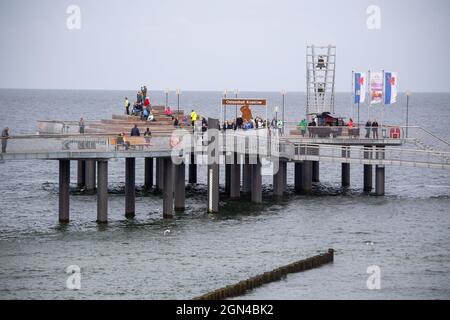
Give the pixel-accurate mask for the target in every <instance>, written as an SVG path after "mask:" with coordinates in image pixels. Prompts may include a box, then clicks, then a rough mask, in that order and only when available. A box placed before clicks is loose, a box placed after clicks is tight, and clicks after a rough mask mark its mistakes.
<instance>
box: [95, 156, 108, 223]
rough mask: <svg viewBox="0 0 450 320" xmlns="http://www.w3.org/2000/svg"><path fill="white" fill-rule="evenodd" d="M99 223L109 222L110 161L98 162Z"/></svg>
mask: <svg viewBox="0 0 450 320" xmlns="http://www.w3.org/2000/svg"><path fill="white" fill-rule="evenodd" d="M97 174H98V175H97V182H98V188H97V222H98V223H107V222H108V161H107V160H99V161H97Z"/></svg>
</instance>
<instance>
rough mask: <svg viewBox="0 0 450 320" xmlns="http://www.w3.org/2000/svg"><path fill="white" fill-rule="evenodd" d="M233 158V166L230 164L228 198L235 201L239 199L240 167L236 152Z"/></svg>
mask: <svg viewBox="0 0 450 320" xmlns="http://www.w3.org/2000/svg"><path fill="white" fill-rule="evenodd" d="M233 157H234V159H233V164H230V198H231V199H234V200H237V199H239V198H240V197H241V165H240V164H239V163H238V154H237V153H236V152H235V153H234V154H233Z"/></svg>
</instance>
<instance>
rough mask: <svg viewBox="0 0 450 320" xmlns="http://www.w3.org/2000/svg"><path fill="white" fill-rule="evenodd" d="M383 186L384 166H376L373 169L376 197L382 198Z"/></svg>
mask: <svg viewBox="0 0 450 320" xmlns="http://www.w3.org/2000/svg"><path fill="white" fill-rule="evenodd" d="M384 186H385V176H384V166H379V165H377V166H376V168H375V193H376V195H377V196H384Z"/></svg>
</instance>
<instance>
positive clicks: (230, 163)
mask: <svg viewBox="0 0 450 320" xmlns="http://www.w3.org/2000/svg"><path fill="white" fill-rule="evenodd" d="M113 118H114V119H115V121H114V126H115V128H114V129H115V130H116V131H119V129H120V131H119V132H121V130H125V129H129V126H130V125H129V124H132V123H138V124H140V122H139V121H138V120H135V119H133V118H131V117H128V116H113ZM120 119H122V120H120ZM121 121H122V122H123V123H121ZM100 123H105V122H103V121H101V122H100ZM208 123H209V129H208V131H206V132H197V131H195V130H194V129H193V128H192V127H191V126H190V125H186V126H185V127H181V128H174V127H173V126H172V125H170V124H166V125H161V124H158V126H159V127H158V129H160V130H159V131H158V130H155V133H154V134H152V137H151V139H150V141H149V143H148V144H146V143H144V144H143V145H136V146H133V145H130V147H129V148H128V149H125V148H118V146H117V141H116V140H117V136H116V135H113V134H111V133H108V131H109V130H111V129H110V125H109V124H106V126H105V127H104V128H102V127H101V126H99V125H94V126H93V128H95V131H97V132H96V133H86V134H76V133H67V134H54V133H53V134H50V133H47V134H39V135H32V136H12V137H10V139H8V150H7V153H3V154H1V156H0V159H1V160H3V161H19V160H27V161H37V160H48V161H58V162H59V221H60V222H63V223H67V222H69V221H70V205H69V199H70V195H69V185H70V182H71V181H70V167H71V165H74V166H75V167H76V168H77V181H76V184H77V186H78V187H82V188H84V189H85V190H86V192H92V193H93V194H96V196H97V222H98V223H107V221H108V167H109V166H108V162H109V161H110V160H112V159H124V160H123V161H124V172H125V181H124V182H125V201H124V216H125V217H127V218H130V219H131V218H133V217H135V215H136V214H139V213H138V212H136V210H135V184H136V182H135V167H136V162H137V161H142V162H144V166H145V178H144V179H145V188H146V189H147V190H149V189H151V188H155V189H156V190H159V191H161V195H162V212H163V217H162V218H166V219H170V218H173V217H174V215H175V214H176V213H182V212H183V211H184V210H185V207H186V204H185V199H186V195H185V187H186V184H187V183H189V184H195V183H196V182H197V175H199V174H200V175H205V176H207V185H208V188H207V192H208V195H207V203H206V204H205V212H210V213H220V206H219V184H220V177H219V172H220V167H221V166H223V167H224V168H225V170H224V171H225V172H226V174H225V179H224V180H225V181H224V185H226V186H227V187H226V188H225V191H226V198H228V199H230V200H237V199H240V198H241V196H242V195H245V194H248V195H249V196H250V199H251V200H250V201H252V202H254V203H257V204H258V203H261V202H262V169H263V168H264V169H265V170H264V171H265V172H267V168H269V167H270V168H272V169H271V170H273V196H274V199H277V198H280V197H282V196H283V195H284V194H285V192H286V189H287V181H286V180H287V177H286V170H287V169H286V168H287V166H288V165H290V164H292V165H293V166H294V172H295V177H294V182H295V192H296V193H299V194H308V193H311V191H312V186H313V183H314V182H317V181H319V180H320V181H326V176H320V164H321V163H323V162H332V163H336V164H337V165H339V166H341V172H342V187H344V188H345V187H348V186H349V185H350V182H351V179H350V178H351V174H353V175H356V174H358V175H359V174H360V173H357V171H354V170H353V171H351V168H352V166H354V165H362V166H363V172H362V174H361V179H362V180H363V185H364V189H363V190H362V192H373V194H374V195H376V196H383V195H384V194H385V183H386V182H385V181H386V174H388V172H389V170H388V168H389V167H390V166H411V167H421V168H435V169H444V170H449V169H450V153H449V152H446V151H438V150H436V149H432V148H431V149H430V148H419V147H417V148H412V146H413V145H418V144H417V139H416V138H415V137H413V136H410V137H409V138H407V137H406V136H405V134H404V132H406V129H409V132H410V133H411V132H413V131H414V130H419V129H418V128H417V127H415V128H414V127H409V128H405V127H402V128H400V129H401V130H400V132H401V134H400V136H395V137H392V136H389V135H387V136H381V137H380V138H379V139H371V138H365V137H364V136H362V135H361V136H354V135H353V136H348V135H346V133H345V132H344V131H343V132H342V133H341V134H340V135H337V136H333V135H330V136H329V137H320V138H318V137H315V138H310V137H309V136H308V137H306V136H305V137H303V136H301V135H299V134H298V129H297V128H295V127H292V128H290V130H286V133H285V134H284V135H283V134H281V133H280V131H279V130H277V129H267V128H264V129H255V130H248V131H244V130H236V131H234V130H227V131H226V132H223V131H220V130H216V129H214V128H218V124H219V121H218V120H217V119H213V118H209V119H208ZM146 125H148V124H147V123H145V124H144V125H143V126H142V128H144V127H145V126H146ZM127 126H128V127H127ZM150 126H151V125H150ZM90 129H91V128H90V126H89V125H88V127H87V130H90ZM152 129H153V128H152ZM391 129H392V127H382V128H380V132H390V130H391ZM102 130H103V132H104V133H101V132H99V131H102ZM420 130H422V131H426V130H423V129H420ZM200 157H206V158H207V159H208V165H207V166H206V170H207V171H206V172H199V171H198V170H199V166H198V162H197V159H199V158H200ZM266 174H267V173H266Z"/></svg>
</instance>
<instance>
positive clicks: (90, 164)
mask: <svg viewBox="0 0 450 320" xmlns="http://www.w3.org/2000/svg"><path fill="white" fill-rule="evenodd" d="M95 177H96V166H95V160H86V190H87V191H95V188H96V183H95V180H96V179H95Z"/></svg>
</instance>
